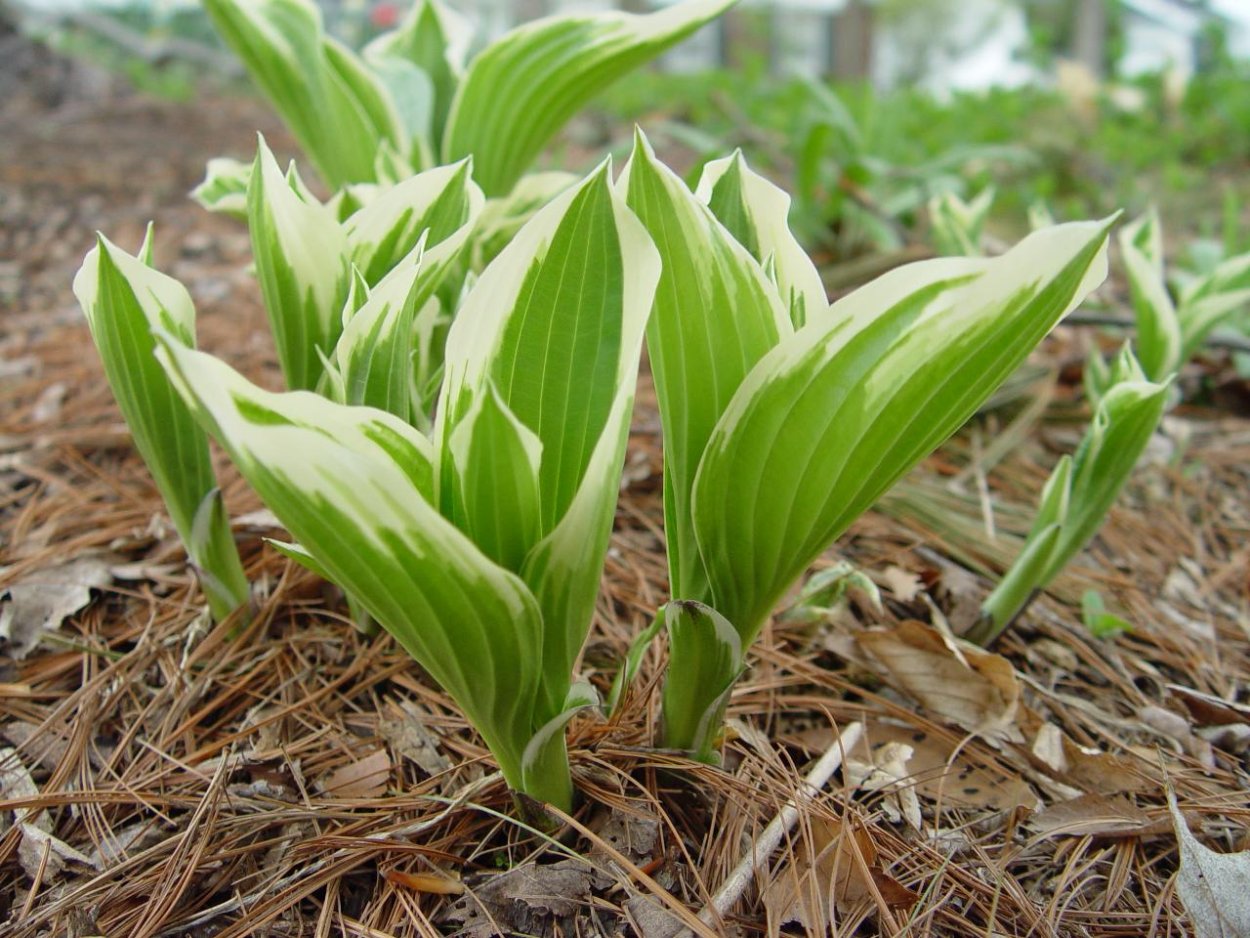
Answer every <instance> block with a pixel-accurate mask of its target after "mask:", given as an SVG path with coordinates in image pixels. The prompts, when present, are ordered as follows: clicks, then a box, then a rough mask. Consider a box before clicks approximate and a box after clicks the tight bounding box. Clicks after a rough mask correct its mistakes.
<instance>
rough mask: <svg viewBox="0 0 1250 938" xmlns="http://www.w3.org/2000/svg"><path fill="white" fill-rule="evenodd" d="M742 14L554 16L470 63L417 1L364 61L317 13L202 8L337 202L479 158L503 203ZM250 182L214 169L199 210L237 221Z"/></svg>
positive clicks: (444, 20) (459, 41) (689, 5)
mask: <svg viewBox="0 0 1250 938" xmlns="http://www.w3.org/2000/svg"><path fill="white" fill-rule="evenodd" d="M733 2H734V0H685V2H683V3H678V4H676V5H674V6H671V7H668V8H666V9H664V10H660V11H657V12H655V13H651V14H647V15H637V14H631V13H618V12H608V13H598V14H593V15H584V14H572V15H564V16H552V17H548V18H545V19H541V20H536V21H534V22H532V23H526V24H524V25H522V26H519V27H517V28H515V29H513V30H511V31H510V32H508V33H506V34H505V35H503V36H501V37H500V38H498V39H496V40H495V41H493V42H491V43H489V44H488V45H487V46H486V47H485V48H484V49H482V50H481V51H480V52H478V53H477V54H476V55H473V56H471V57H470V56H469V55H468V49H469V40H470V38H471V35H470V30H469V29H468V27H467V26H466V24H465V23H464V22H463V20H462V18H461V17H460V16H459V15H457V14H455V13H453V12H452V11H451V10H449V9H447V7H445V6H444V5H443V4H442V3H440V2H438V0H417V2H416V3H415V4H414V6H413V8H412V12H411V13H410V14H409V16H408V17H407V18H406V19H405V20H404V22H403V23H401V24H400V25H399V27H398V28H397V29H395V30H393V31H391V32H388V33H385V34H383V35H382V36H380V37H378V38H377V39H376V40H374V41H373V42H372V43H371V44H370V45H369V46H368V47H367V48H366V49H365V50H364V52H363V54H361V55H357V54H356V53H354V52H352V51H351V50H350V49H348V48H347V47H345V46H344V45H342V44H341V43H339V42H337V41H336V40H334V39H333V38H331V37H329V36H327V35H326V33H325V30H324V28H323V25H322V22H321V14H320V11H319V9H318V8H317V6H316V5H315V4H314V3H313V2H312V0H205V7H206V8H207V10H208V13H209V15H210V16H211V18H212V20H213V23H214V24H215V25H216V27H217V30H218V32H219V33H220V34H221V36H222V38H223V39H225V41H226V43H227V44H228V45H229V46H230V47H231V48H232V49H233V50H234V51H235V53H236V54H237V55H238V56H239V58H240V59H241V60H242V61H243V64H244V66H245V67H246V68H247V70H248V72H249V74H250V75H251V76H252V78H253V80H254V81H255V82H256V84H257V85H258V86H259V87H260V89H261V90H262V91H263V92H264V94H265V96H266V97H267V98H268V99H269V101H270V102H271V103H272V104H273V106H274V108H275V109H276V110H277V111H278V113H279V115H280V116H281V117H282V119H283V120H284V121H285V122H286V124H287V126H288V127H289V128H290V129H291V132H292V134H294V136H295V139H296V140H297V141H298V142H299V144H300V146H301V147H302V148H303V150H304V152H305V153H306V154H307V155H308V157H309V158H310V159H311V160H312V163H313V165H314V166H316V168H317V171H318V172H319V173H320V174H321V177H322V179H323V180H324V181H325V182H326V183H327V184H328V185H329V186H330V187H331V188H333V189H336V190H338V189H342V188H343V187H345V186H347V185H349V184H352V183H373V182H398V181H401V180H402V179H404V178H406V177H407V176H409V175H411V174H412V173H413V172H417V171H419V170H422V169H425V168H429V167H432V166H434V165H437V164H440V163H444V164H449V163H455V162H457V161H459V160H462V159H464V158H466V157H469V156H472V157H473V160H474V162H473V170H474V177H475V179H476V181H477V183H478V184H479V185H480V186H481V187H482V189H483V191H484V192H485V193H486V195H487V196H490V197H496V196H502V195H505V194H506V193H507V192H508V191H509V190H510V189H511V188H512V186H513V185H514V184H515V183H516V181H517V180H518V179H519V178H520V177H521V174H522V173H523V172H524V171H525V170H526V169H527V168H528V167H529V165H530V164H531V163H532V162H533V160H534V158H535V157H536V156H538V154H539V152H540V151H541V150H542V148H543V147H544V146H545V145H546V143H547V142H548V141H549V140H550V139H551V138H552V137H553V136H554V135H555V134H556V132H557V131H559V129H560V128H561V127H563V126H564V125H565V123H567V122H568V120H569V118H570V117H572V116H573V115H574V114H575V113H576V112H577V110H578V109H580V108H581V107H582V106H583V105H584V104H585V103H586V102H587V101H588V100H589V99H590V98H592V97H593V96H594V95H595V94H597V93H598V92H600V91H601V90H603V89H604V88H606V87H607V86H608V85H610V84H611V83H612V82H614V81H616V80H617V79H618V78H620V77H622V76H623V75H625V74H627V73H629V72H630V71H632V70H634V69H635V68H637V67H638V66H640V65H642V64H643V63H645V62H647V61H649V60H651V59H653V58H655V57H656V56H657V55H659V54H660V53H662V52H663V51H664V50H666V49H668V48H670V47H672V46H673V45H675V44H676V43H678V42H680V41H681V40H682V39H684V38H686V37H687V36H689V35H690V34H691V33H693V32H694V31H695V30H697V29H698V28H699V27H700V26H702V25H703V24H705V23H706V22H708V21H709V20H711V19H714V18H715V17H716V16H718V15H719V14H720V13H722V12H723V11H724V10H725V9H726V8H728V7H729V6H730V5H732V3H733ZM239 169H240V167H238V166H237V165H233V164H227V163H217V164H211V165H210V167H209V177H208V179H207V180H206V181H205V184H204V186H203V187H202V188H201V196H202V200H203V201H205V202H206V204H209V205H216V206H222V207H227V208H228V207H229V206H230V204H231V202H230V192H231V191H232V190H233V191H237V188H238V185H239V182H240V177H241V174H240V172H239ZM223 203H224V205H223ZM233 205H234V206H235V207H236V208H237V199H235V200H234V201H233Z"/></svg>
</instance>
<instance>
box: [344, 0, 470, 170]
mask: <svg viewBox="0 0 1250 938" xmlns="http://www.w3.org/2000/svg"><path fill="white" fill-rule="evenodd" d="M472 38H473V30H472V28H471V27H470V25H469V23H468V21H467V20H465V18H464V17H462V16H461V15H460V14H459V13H457V12H455V11H454V10H452V9H450V8H449V7H447V6H445V5H443V3H442V2H440V0H418V2H417V3H414V4H413V7H412V10H411V11H410V12H409V13H408V16H407V17H405V18H404V21H403V22H402V23H401V24H400V25H399V27H398V28H397V29H394V30H392V31H391V32H388V33H383V34H382V35H381V36H379V37H378V38H377V39H375V40H374V41H373V42H371V43H370V44H369V45H368V46H367V47H366V48H365V59H366V60H367V61H369V62H372V63H375V64H376V63H377V62H378V61H379V60H384V59H387V58H399V59H402V60H404V61H406V62H409V63H411V64H412V65H413V66H414V67H416V68H418V69H420V70H421V72H422V73H423V74H425V75H426V76H427V79H428V81H429V84H430V90H431V93H432V94H431V100H430V111H429V115H428V117H427V122H428V126H429V146H430V148H431V150H432V152H433V153H438V152H439V149H440V147H441V146H442V135H443V128H444V126H445V125H446V123H447V114H448V112H450V110H451V101H452V98H453V97H454V96H455V93H456V88H457V87H458V86H459V84H460V78H461V76H462V75H463V74H464V65H465V58H466V56H467V54H468V48H469V41H470V40H471V39H472Z"/></svg>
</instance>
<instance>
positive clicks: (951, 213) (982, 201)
mask: <svg viewBox="0 0 1250 938" xmlns="http://www.w3.org/2000/svg"><path fill="white" fill-rule="evenodd" d="M993 204H994V187H993V186H989V187H987V188H985V189H982V190H981V191H980V192H979V193H977V196H976V198H974V199H973V200H972V201H971V202H965V201H964V200H963V199H961V198H960V197H959V196H958V195H957V194H956V193H954V192H943V193H942V194H941V195H936V196H934V197H933V198H932V199H930V200H929V225H930V227H931V228H932V231H931V232H930V234H931V237H932V239H933V246H934V248H936V249H937V252H938V254H941V255H944V256H949V257H980V256H981V255H982V254H984V253H985V251H984V250H982V248H981V237H982V235H983V234H984V232H985V219H986V218H987V217H988V216H989V213H990V208H991V206H993Z"/></svg>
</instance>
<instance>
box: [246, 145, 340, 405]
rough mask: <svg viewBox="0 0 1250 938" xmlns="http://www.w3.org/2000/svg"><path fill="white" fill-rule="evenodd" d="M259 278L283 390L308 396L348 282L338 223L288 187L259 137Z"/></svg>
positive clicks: (252, 204) (255, 244)
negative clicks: (284, 384)
mask: <svg viewBox="0 0 1250 938" xmlns="http://www.w3.org/2000/svg"><path fill="white" fill-rule="evenodd" d="M248 226H249V228H250V229H251V234H252V253H253V255H254V256H255V259H256V275H257V277H258V278H259V280H260V287H261V292H262V294H263V295H264V298H265V310H266V312H267V313H268V314H269V323H270V326H271V328H272V329H273V337H274V343H275V345H276V346H277V350H278V361H279V362H280V363H281V364H282V373H283V375H285V377H286V382H287V386H288V387H290V388H292V389H295V390H311V389H313V388H315V387H316V386H317V380H318V378H319V376H320V374H321V357H322V356H323V355H324V356H328V355H329V354H330V353H331V352H332V351H333V350H334V344H335V343H336V342H337V341H338V337H339V333H340V332H341V331H342V318H341V316H340V312H341V310H342V309H343V303H344V301H345V300H346V299H347V293H348V287H349V279H348V269H347V263H346V257H347V241H346V238H345V237H344V236H343V231H342V229H341V228H340V227H339V224H338V222H336V221H335V220H334V217H333V216H332V215H331V214H330V212H329V211H328V210H327V209H326V208H325V206H323V205H321V204H319V203H317V202H316V201H312V202H306V201H304V199H302V198H301V197H300V196H299V195H298V194H297V193H296V192H295V191H294V190H293V189H292V188H291V185H290V184H289V183H288V182H287V180H286V178H285V177H284V176H283V174H282V171H281V170H280V169H279V168H278V164H277V162H276V161H275V160H274V158H273V154H272V153H271V152H270V150H269V147H268V146H266V145H265V141H264V139H263V138H262V139H261V140H260V145H259V149H258V151H257V154H256V164H255V166H254V167H253V169H252V179H251V184H250V186H249V187H248Z"/></svg>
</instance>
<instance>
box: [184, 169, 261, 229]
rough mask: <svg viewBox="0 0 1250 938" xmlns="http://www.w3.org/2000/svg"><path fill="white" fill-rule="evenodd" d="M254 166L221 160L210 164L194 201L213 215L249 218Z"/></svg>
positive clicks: (197, 189) (193, 195)
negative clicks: (248, 208)
mask: <svg viewBox="0 0 1250 938" xmlns="http://www.w3.org/2000/svg"><path fill="white" fill-rule="evenodd" d="M251 178H252V164H251V163H244V162H243V161H242V160H235V159H231V158H230V157H226V156H219V157H216V158H214V159H211V160H209V161H208V166H207V167H206V169H205V171H204V181H203V182H201V183H200V184H199V185H198V186H196V187H195V188H194V189H192V190H191V198H193V199H195V201H197V202H199V203H200V205H202V206H203V207H204V208H206V209H208V210H209V211H210V212H219V213H221V214H223V215H231V216H233V217H235V218H239V219H246V218H247V184H248V181H249V180H250V179H251Z"/></svg>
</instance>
